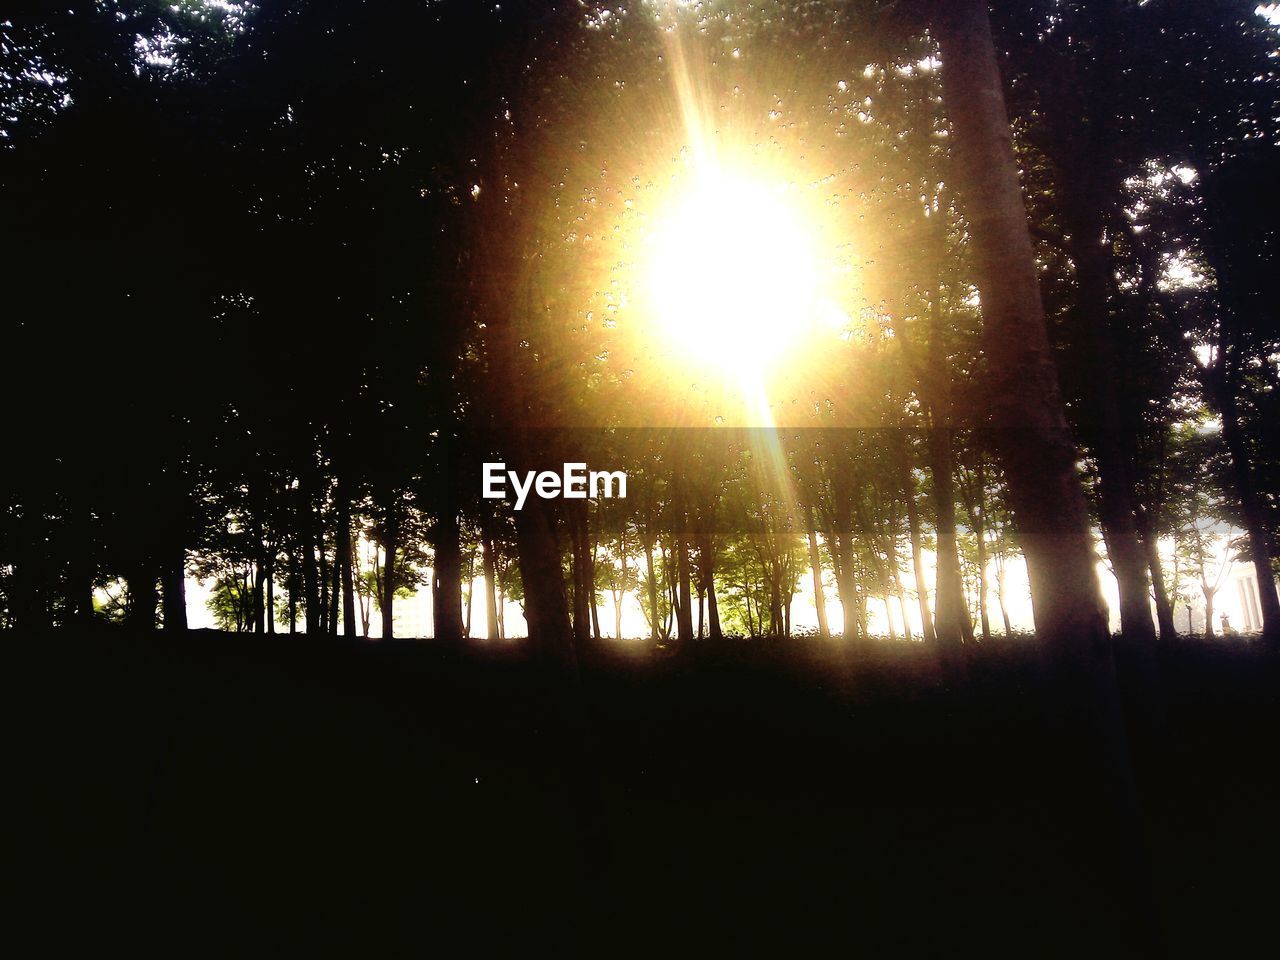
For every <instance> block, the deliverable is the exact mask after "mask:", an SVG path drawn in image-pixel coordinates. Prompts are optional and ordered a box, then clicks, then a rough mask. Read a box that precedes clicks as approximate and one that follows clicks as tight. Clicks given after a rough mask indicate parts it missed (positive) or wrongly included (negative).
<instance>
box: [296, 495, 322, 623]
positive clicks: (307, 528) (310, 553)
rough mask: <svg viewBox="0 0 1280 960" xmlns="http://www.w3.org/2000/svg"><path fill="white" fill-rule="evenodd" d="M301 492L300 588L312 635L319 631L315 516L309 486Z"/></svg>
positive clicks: (306, 621) (305, 616) (319, 614)
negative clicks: (304, 599)
mask: <svg viewBox="0 0 1280 960" xmlns="http://www.w3.org/2000/svg"><path fill="white" fill-rule="evenodd" d="M299 492H300V493H302V589H303V595H304V597H305V598H306V603H305V604H304V607H305V609H304V611H303V613H304V622H305V624H306V631H307V633H308V634H310V635H311V636H312V637H314V636H316V635H317V634H318V633H320V622H321V615H322V611H321V609H320V582H319V576H318V574H317V571H316V518H315V512H314V509H313V506H312V503H311V487H310V484H308V485H307V486H306V488H305V490H300V491H299Z"/></svg>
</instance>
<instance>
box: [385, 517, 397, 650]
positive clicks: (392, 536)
mask: <svg viewBox="0 0 1280 960" xmlns="http://www.w3.org/2000/svg"><path fill="white" fill-rule="evenodd" d="M399 549H400V513H399V511H398V510H397V508H396V507H395V506H391V507H388V509H387V521H386V523H385V524H383V531H382V552H383V555H384V559H383V562H382V603H381V611H382V639H383V640H394V639H395V626H394V624H395V602H396V552H397V551H398V550H399Z"/></svg>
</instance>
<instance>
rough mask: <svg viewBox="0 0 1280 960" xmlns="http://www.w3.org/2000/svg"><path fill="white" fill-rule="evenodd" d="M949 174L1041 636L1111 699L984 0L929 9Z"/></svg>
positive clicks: (1087, 539)
mask: <svg viewBox="0 0 1280 960" xmlns="http://www.w3.org/2000/svg"><path fill="white" fill-rule="evenodd" d="M935 9H936V10H937V13H938V16H937V17H936V24H937V26H938V28H939V29H938V37H939V42H940V44H941V48H942V55H943V64H944V67H943V84H944V93H945V95H946V107H947V110H948V113H949V114H950V117H951V120H952V123H953V125H954V128H955V142H956V148H955V149H956V173H957V175H958V176H957V180H958V182H959V186H960V190H961V193H962V197H963V207H964V211H965V213H966V216H967V219H968V222H969V227H970V231H971V233H972V248H973V252H974V255H975V257H974V259H975V267H976V273H977V279H978V288H979V292H980V295H981V298H982V315H983V340H984V346H985V348H986V354H987V358H988V365H989V381H990V384H989V400H990V408H991V409H990V413H991V415H992V422H993V425H994V427H995V439H996V440H997V442H998V445H999V449H1000V452H1001V455H1002V459H1003V461H1004V467H1005V474H1006V476H1007V478H1008V483H1009V500H1010V503H1011V505H1012V507H1013V513H1014V517H1015V519H1016V520H1017V523H1018V526H1019V533H1020V535H1021V537H1022V542H1023V546H1024V552H1025V554H1026V558H1027V566H1028V571H1029V574H1030V581H1031V589H1032V597H1033V602H1034V608H1035V618H1036V627H1037V630H1038V631H1039V633H1040V640H1041V642H1042V643H1043V644H1044V646H1045V648H1046V649H1047V650H1048V651H1050V653H1051V655H1052V656H1053V658H1054V659H1055V662H1056V663H1057V664H1058V665H1059V666H1060V667H1061V669H1062V670H1063V671H1065V672H1066V673H1067V674H1068V675H1071V676H1075V677H1076V678H1077V679H1078V680H1079V681H1080V682H1083V683H1087V685H1088V686H1090V687H1093V688H1094V689H1095V690H1096V692H1097V693H1099V694H1101V695H1105V697H1106V700H1107V702H1108V703H1110V702H1112V701H1113V700H1114V693H1115V689H1114V670H1113V665H1112V657H1111V644H1110V637H1109V633H1108V630H1107V617H1106V609H1105V607H1104V605H1103V602H1102V595H1101V592H1100V590H1099V587H1098V580H1097V576H1096V575H1095V572H1094V565H1093V561H1094V555H1093V546H1092V538H1091V536H1090V533H1089V515H1088V511H1087V509H1086V507H1085V499H1084V492H1083V489H1082V487H1081V483H1080V478H1079V475H1078V473H1077V470H1076V462H1077V453H1076V449H1075V445H1074V443H1073V442H1072V440H1071V435H1070V432H1069V430H1068V428H1067V422H1066V417H1065V414H1064V407H1063V402H1062V395H1061V391H1060V389H1059V386H1058V372H1057V368H1056V367H1055V365H1054V359H1053V353H1052V350H1051V348H1050V345H1049V338H1048V334H1047V332H1046V328H1045V321H1044V311H1043V307H1042V304H1041V301H1040V288H1039V283H1038V279H1037V274H1036V265H1035V257H1034V255H1033V252H1032V248H1031V239H1030V235H1029V233H1028V231H1027V220H1026V211H1025V208H1024V207H1023V202H1022V195H1021V192H1020V187H1019V183H1018V167H1017V162H1016V160H1015V159H1014V154H1013V145H1012V140H1011V136H1010V131H1009V122H1008V116H1007V114H1006V112H1005V105H1004V93H1003V90H1002V88H1001V82H1000V76H999V72H998V70H997V68H996V60H995V51H994V47H993V44H992V39H991V26H990V22H989V20H988V18H987V10H986V4H985V3H982V2H979V0H957V2H954V3H949V4H946V5H945V6H938V7H937V8H935Z"/></svg>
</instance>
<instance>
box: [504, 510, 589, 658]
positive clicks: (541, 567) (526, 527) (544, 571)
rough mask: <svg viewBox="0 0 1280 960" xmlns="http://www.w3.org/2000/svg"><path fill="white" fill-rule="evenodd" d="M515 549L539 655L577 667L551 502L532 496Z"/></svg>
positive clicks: (519, 518) (519, 521) (519, 517)
mask: <svg viewBox="0 0 1280 960" xmlns="http://www.w3.org/2000/svg"><path fill="white" fill-rule="evenodd" d="M516 549H517V552H518V554H519V559H520V576H521V578H522V579H523V581H524V596H525V607H524V615H525V619H526V620H527V621H528V623H529V638H530V641H531V642H532V644H533V647H534V650H535V651H537V652H538V654H539V656H541V657H543V658H545V659H548V660H550V661H552V662H555V663H560V664H561V665H563V666H565V667H570V668H576V666H577V652H576V650H575V648H574V645H573V631H572V628H571V626H570V624H569V605H568V598H567V597H566V596H565V589H564V575H563V574H562V573H561V571H560V545H559V543H557V538H556V529H555V518H554V516H553V515H552V513H551V509H550V506H549V504H548V501H546V500H543V499H542V498H541V497H531V498H530V499H529V502H528V503H526V504H525V507H524V509H523V510H517V511H516Z"/></svg>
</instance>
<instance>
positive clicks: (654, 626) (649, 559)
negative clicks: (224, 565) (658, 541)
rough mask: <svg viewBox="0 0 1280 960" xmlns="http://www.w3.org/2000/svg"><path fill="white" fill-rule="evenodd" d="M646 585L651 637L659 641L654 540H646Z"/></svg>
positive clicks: (654, 640) (655, 641)
mask: <svg viewBox="0 0 1280 960" xmlns="http://www.w3.org/2000/svg"><path fill="white" fill-rule="evenodd" d="M644 560H645V564H646V567H645V586H646V587H648V589H649V639H650V640H652V641H653V642H654V643H655V644H656V643H657V642H658V571H657V570H655V569H654V566H653V542H652V541H650V540H646V541H644Z"/></svg>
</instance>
